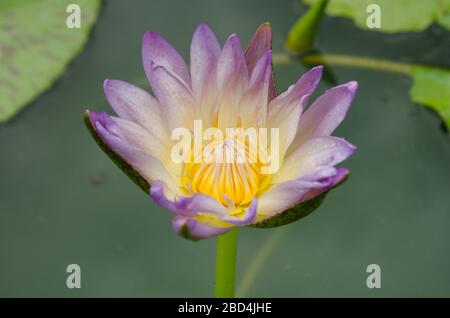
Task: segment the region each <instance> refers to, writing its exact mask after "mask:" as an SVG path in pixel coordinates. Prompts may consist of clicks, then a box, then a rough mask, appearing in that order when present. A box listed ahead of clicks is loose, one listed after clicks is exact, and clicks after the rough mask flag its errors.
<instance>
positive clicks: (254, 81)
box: [239, 50, 272, 128]
mask: <svg viewBox="0 0 450 318" xmlns="http://www.w3.org/2000/svg"><path fill="white" fill-rule="evenodd" d="M271 74H272V51H270V50H269V51H267V52H265V54H263V55H262V56H261V58H260V59H259V61H258V63H257V64H256V65H255V67H254V69H253V72H252V75H251V77H250V83H249V87H248V89H247V91H246V92H245V94H244V96H243V97H242V99H241V102H240V105H239V116H240V118H241V121H242V127H244V128H246V127H254V128H256V127H263V126H264V125H265V120H266V116H267V104H268V99H269V85H270V82H269V80H270V75H271Z"/></svg>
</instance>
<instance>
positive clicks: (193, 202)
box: [150, 181, 258, 225]
mask: <svg viewBox="0 0 450 318" xmlns="http://www.w3.org/2000/svg"><path fill="white" fill-rule="evenodd" d="M167 194H168V193H167V191H165V184H164V182H162V181H154V182H153V183H152V188H151V189H150V195H151V197H152V198H153V200H155V202H156V203H157V204H159V205H160V206H161V207H163V208H165V209H167V210H170V211H172V212H174V213H175V214H177V215H181V216H184V217H194V216H197V215H204V214H210V215H212V216H215V217H217V218H218V219H220V220H221V221H224V222H227V223H230V224H235V225H247V224H250V223H252V222H253V221H254V220H255V219H256V209H257V206H258V204H257V201H256V199H254V200H253V201H252V203H251V204H250V206H249V207H248V208H247V210H246V211H245V213H244V215H243V217H242V218H238V217H235V216H230V215H229V213H228V210H227V208H226V207H225V206H223V205H222V204H221V203H220V202H219V201H217V200H216V199H214V198H213V197H210V196H208V195H205V194H201V193H195V194H192V195H190V196H173V195H172V197H171V198H169V197H168V196H167Z"/></svg>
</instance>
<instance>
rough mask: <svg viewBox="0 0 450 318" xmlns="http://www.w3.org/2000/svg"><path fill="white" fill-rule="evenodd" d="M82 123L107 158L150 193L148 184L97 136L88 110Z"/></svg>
mask: <svg viewBox="0 0 450 318" xmlns="http://www.w3.org/2000/svg"><path fill="white" fill-rule="evenodd" d="M83 119H84V123H85V124H86V127H87V129H88V130H89V132H90V134H91V136H92V137H93V138H94V140H95V142H96V143H97V145H99V147H100V148H101V149H102V150H103V152H105V153H106V155H108V157H109V158H110V159H111V160H112V161H113V162H114V163H115V164H116V166H117V167H119V169H120V170H122V171H123V172H124V173H125V174H126V175H127V176H128V177H129V178H130V179H131V180H132V181H133V182H134V183H135V184H136V185H137V186H138V187H139V188H141V189H142V190H143V191H144V192H145V193H147V194H148V193H149V192H150V183H149V182H148V181H147V180H145V179H144V177H142V176H141V175H140V174H139V172H137V171H136V170H135V169H134V168H133V167H132V166H131V165H130V164H129V163H128V162H126V161H125V160H124V159H123V158H122V157H120V156H119V155H118V154H116V153H115V152H114V151H113V150H111V149H110V148H109V147H108V145H107V144H106V143H104V142H103V140H102V139H101V138H100V136H99V135H98V134H97V131H96V130H95V129H94V127H93V126H92V123H91V120H90V118H89V110H86V111H85V113H84V116H83Z"/></svg>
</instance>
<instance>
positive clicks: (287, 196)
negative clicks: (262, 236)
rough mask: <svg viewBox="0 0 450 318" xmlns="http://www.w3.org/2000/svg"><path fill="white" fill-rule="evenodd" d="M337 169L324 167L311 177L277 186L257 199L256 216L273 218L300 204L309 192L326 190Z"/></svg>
mask: <svg viewBox="0 0 450 318" xmlns="http://www.w3.org/2000/svg"><path fill="white" fill-rule="evenodd" d="M337 173H338V172H337V169H336V168H333V167H324V168H321V169H316V172H314V173H313V174H311V175H308V176H304V177H302V178H297V179H294V180H290V181H286V182H283V183H281V184H278V185H277V186H275V187H274V188H272V189H271V190H269V191H268V192H267V193H265V194H263V195H262V196H261V197H260V198H259V199H258V201H259V207H258V215H259V216H261V215H262V216H264V217H267V216H273V215H275V214H278V213H281V212H283V211H285V210H287V209H289V208H291V207H293V206H295V205H296V204H298V203H300V202H301V201H302V200H303V199H304V198H305V195H306V194H307V193H309V192H310V191H314V190H316V191H320V190H323V189H328V188H329V187H330V186H331V184H332V183H333V180H334V179H333V177H334V176H335V175H336V174H337Z"/></svg>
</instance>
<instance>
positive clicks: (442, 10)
mask: <svg viewBox="0 0 450 318" xmlns="http://www.w3.org/2000/svg"><path fill="white" fill-rule="evenodd" d="M303 1H304V2H305V3H306V4H310V5H311V4H315V3H316V2H318V1H320V0H303ZM370 4H377V5H379V6H380V9H381V28H380V29H377V28H374V29H369V28H368V27H367V18H368V17H369V16H370V14H371V13H367V11H366V10H367V6H368V5H370ZM326 12H327V13H328V14H330V15H333V16H340V17H346V18H350V19H353V21H354V22H355V23H356V25H357V26H359V27H360V28H363V29H367V30H372V31H380V32H386V33H395V32H409V31H422V30H424V29H426V28H427V27H429V26H430V25H431V24H432V23H433V22H437V23H439V24H440V25H441V26H442V27H444V28H447V29H449V30H450V0H330V3H329V4H328V6H327V9H326Z"/></svg>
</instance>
